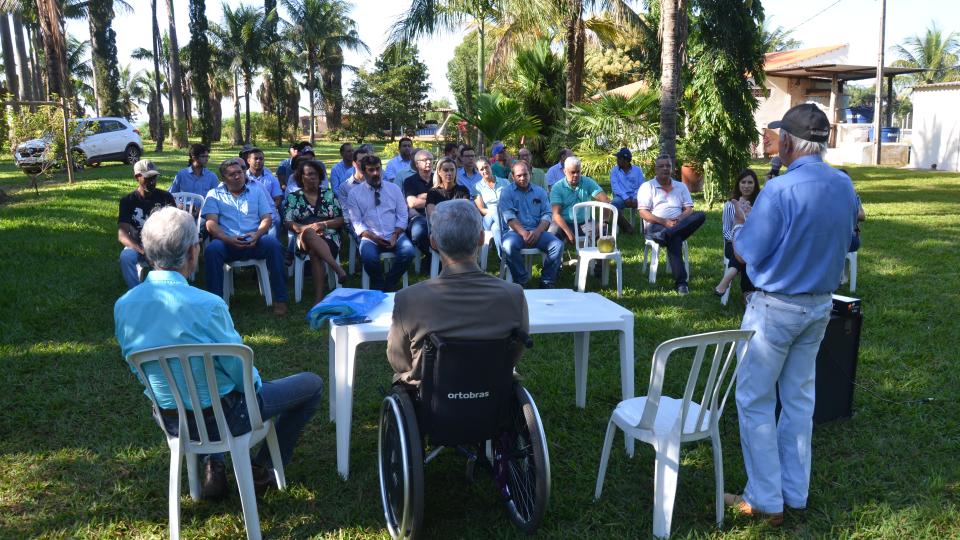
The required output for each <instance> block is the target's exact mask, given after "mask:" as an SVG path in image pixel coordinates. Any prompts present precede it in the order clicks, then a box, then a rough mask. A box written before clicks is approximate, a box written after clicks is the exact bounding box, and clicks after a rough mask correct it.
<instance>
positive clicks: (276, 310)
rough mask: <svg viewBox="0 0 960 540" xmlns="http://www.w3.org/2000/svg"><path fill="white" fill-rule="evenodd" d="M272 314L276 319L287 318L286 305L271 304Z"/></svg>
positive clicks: (279, 303)
mask: <svg viewBox="0 0 960 540" xmlns="http://www.w3.org/2000/svg"><path fill="white" fill-rule="evenodd" d="M273 314H274V315H276V316H277V317H286V316H287V303H286V302H274V303H273Z"/></svg>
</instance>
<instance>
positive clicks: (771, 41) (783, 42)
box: [760, 22, 803, 53]
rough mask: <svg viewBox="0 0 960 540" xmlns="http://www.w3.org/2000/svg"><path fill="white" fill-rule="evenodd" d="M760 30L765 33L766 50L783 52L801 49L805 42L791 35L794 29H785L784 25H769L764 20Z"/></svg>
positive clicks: (764, 47)
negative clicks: (773, 26)
mask: <svg viewBox="0 0 960 540" xmlns="http://www.w3.org/2000/svg"><path fill="white" fill-rule="evenodd" d="M760 31H761V32H762V33H763V51H764V52H768V53H771V52H783V51H790V50H793V49H799V48H800V47H801V46H803V43H801V42H800V40H798V39H794V38H793V37H791V35H790V34H791V33H792V31H790V30H784V28H783V27H782V26H778V27H776V28H769V27H767V23H766V22H764V23H763V24H762V25H761V28H760Z"/></svg>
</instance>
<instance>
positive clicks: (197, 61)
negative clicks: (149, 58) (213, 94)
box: [190, 0, 213, 145]
mask: <svg viewBox="0 0 960 540" xmlns="http://www.w3.org/2000/svg"><path fill="white" fill-rule="evenodd" d="M206 11H207V7H206V2H205V1H204V0H190V72H191V73H192V75H191V77H190V80H191V81H192V82H193V90H194V95H195V96H196V97H197V99H196V108H197V121H196V123H195V124H194V128H193V132H194V133H195V134H197V135H199V136H200V141H201V142H202V143H203V144H206V145H209V144H210V143H211V142H212V141H213V122H212V118H211V117H210V100H209V99H208V97H207V96H209V95H210V81H209V79H208V78H207V73H209V72H210V41H209V39H208V38H207V31H208V28H207V14H206Z"/></svg>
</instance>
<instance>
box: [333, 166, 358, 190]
mask: <svg viewBox="0 0 960 540" xmlns="http://www.w3.org/2000/svg"><path fill="white" fill-rule="evenodd" d="M353 171H354V169H353V164H352V163H351V164H350V165H345V164H344V163H343V161H342V160H341V161H338V162H337V164H336V165H334V166H333V167H331V168H330V188H331V189H332V190H333V192H334V193H336V192H337V191H339V189H340V184H342V183H343V182H344V181H345V180H349V179H350V177H351V176H353Z"/></svg>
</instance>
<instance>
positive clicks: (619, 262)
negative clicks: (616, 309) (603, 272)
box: [617, 257, 623, 298]
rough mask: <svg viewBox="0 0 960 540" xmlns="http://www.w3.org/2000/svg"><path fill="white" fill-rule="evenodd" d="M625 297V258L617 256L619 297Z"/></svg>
mask: <svg viewBox="0 0 960 540" xmlns="http://www.w3.org/2000/svg"><path fill="white" fill-rule="evenodd" d="M622 297H623V260H621V259H620V257H617V298H622Z"/></svg>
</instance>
